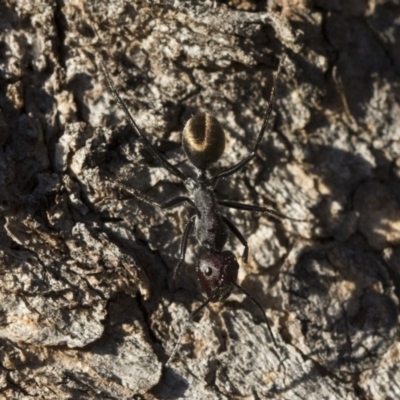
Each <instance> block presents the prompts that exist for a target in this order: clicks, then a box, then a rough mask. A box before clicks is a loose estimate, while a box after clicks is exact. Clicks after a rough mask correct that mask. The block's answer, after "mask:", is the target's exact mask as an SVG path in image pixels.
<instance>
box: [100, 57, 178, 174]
mask: <svg viewBox="0 0 400 400" xmlns="http://www.w3.org/2000/svg"><path fill="white" fill-rule="evenodd" d="M100 68H101V70H102V71H103V74H104V76H105V78H106V82H107V86H108V89H109V90H110V92H111V94H112V95H113V96H114V98H115V100H116V101H117V103H118V105H119V107H120V108H121V110H122V111H123V112H124V114H125V116H126V119H127V120H128V123H129V125H130V126H131V128H132V129H133V131H134V132H135V133H136V135H137V136H139V137H140V139H141V140H142V142H143V143H144V145H145V146H146V147H147V149H148V150H149V151H150V152H151V154H152V155H153V157H154V158H156V159H157V160H158V161H159V162H160V163H161V165H162V166H163V167H164V168H165V169H167V170H168V171H169V172H170V173H171V174H172V175H175V176H177V177H178V178H180V179H181V180H182V181H185V180H186V176H185V175H184V174H183V172H182V171H180V170H179V169H178V168H176V167H175V166H174V165H172V164H171V163H170V162H169V161H168V160H167V159H166V158H165V157H164V156H163V155H162V154H161V153H160V152H159V151H158V150H157V149H156V148H155V147H154V146H153V145H152V144H151V143H150V141H149V140H148V139H147V137H146V136H145V135H144V134H143V133H142V132H141V131H140V129H139V127H138V126H137V125H136V122H135V120H134V119H133V116H132V114H131V113H130V111H129V109H128V107H127V106H126V104H125V102H124V101H123V100H122V98H121V96H120V95H119V94H118V92H117V90H116V89H115V87H114V85H113V83H112V81H111V78H110V75H109V73H108V70H107V68H106V66H105V64H104V63H103V62H102V61H100Z"/></svg>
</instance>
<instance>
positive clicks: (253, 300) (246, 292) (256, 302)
mask: <svg viewBox="0 0 400 400" xmlns="http://www.w3.org/2000/svg"><path fill="white" fill-rule="evenodd" d="M232 283H233V285H234V286H235V287H237V288H238V289H239V290H241V291H242V292H243V293H244V294H245V295H246V296H247V297H248V298H249V299H250V300H251V301H252V302H253V303H254V304H255V305H256V306H257V307H258V308H259V309H260V310H261V312H262V313H263V316H264V320H265V322H266V323H267V326H268V331H269V334H270V336H271V338H272V341H273V342H274V345H275V347H278V344H277V343H276V340H275V337H274V335H273V333H272V329H271V325H270V324H269V322H268V318H267V315H266V314H265V311H264V309H263V308H262V307H261V304H260V303H259V302H258V301H257V300H256V299H255V298H254V297H253V296H252V295H251V294H250V293H249V292H248V291H247V290H245V289H244V288H243V287H242V286H240V285H238V284H237V283H236V282H232Z"/></svg>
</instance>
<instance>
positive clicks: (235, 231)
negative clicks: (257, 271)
mask: <svg viewBox="0 0 400 400" xmlns="http://www.w3.org/2000/svg"><path fill="white" fill-rule="evenodd" d="M222 219H223V221H224V222H225V224H226V225H227V227H228V228H229V229H230V231H231V232H232V233H233V234H234V235H235V236H236V237H237V239H239V241H240V243H242V245H243V246H244V250H243V254H242V260H243V261H244V262H245V263H247V259H248V257H249V246H248V244H247V240H246V239H245V238H244V237H243V235H242V234H241V233H240V232H239V229H238V228H236V226H235V225H234V224H233V222H232V221H230V220H229V219H228V218H226V217H224V216H222Z"/></svg>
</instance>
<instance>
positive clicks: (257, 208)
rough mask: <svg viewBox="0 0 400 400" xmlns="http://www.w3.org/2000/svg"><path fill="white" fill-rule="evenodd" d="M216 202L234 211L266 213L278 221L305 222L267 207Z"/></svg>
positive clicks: (224, 201)
mask: <svg viewBox="0 0 400 400" xmlns="http://www.w3.org/2000/svg"><path fill="white" fill-rule="evenodd" d="M217 201H218V204H219V205H221V206H223V207H228V208H234V209H236V210H245V211H257V212H263V213H267V214H269V215H271V216H272V217H275V218H278V219H288V220H290V221H296V222H304V221H306V220H305V219H296V218H291V217H287V216H286V215H285V214H281V213H280V212H278V211H275V210H272V209H270V208H267V207H261V206H254V205H252V204H243V203H236V202H234V201H227V200H217Z"/></svg>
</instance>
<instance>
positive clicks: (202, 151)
mask: <svg viewBox="0 0 400 400" xmlns="http://www.w3.org/2000/svg"><path fill="white" fill-rule="evenodd" d="M182 144H183V148H184V149H185V152H186V154H187V156H188V158H189V160H190V162H191V163H192V164H193V165H194V166H195V167H196V168H198V169H200V170H202V171H205V170H207V169H208V167H209V166H210V165H211V164H213V163H215V162H216V161H218V160H219V159H220V157H221V155H222V153H223V152H224V149H225V133H224V130H223V129H222V126H221V124H220V123H219V122H218V120H217V119H216V118H214V117H213V116H211V115H209V114H206V113H200V114H197V115H195V116H194V117H192V118H190V119H189V121H188V122H187V124H186V125H185V128H184V130H183V133H182Z"/></svg>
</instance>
